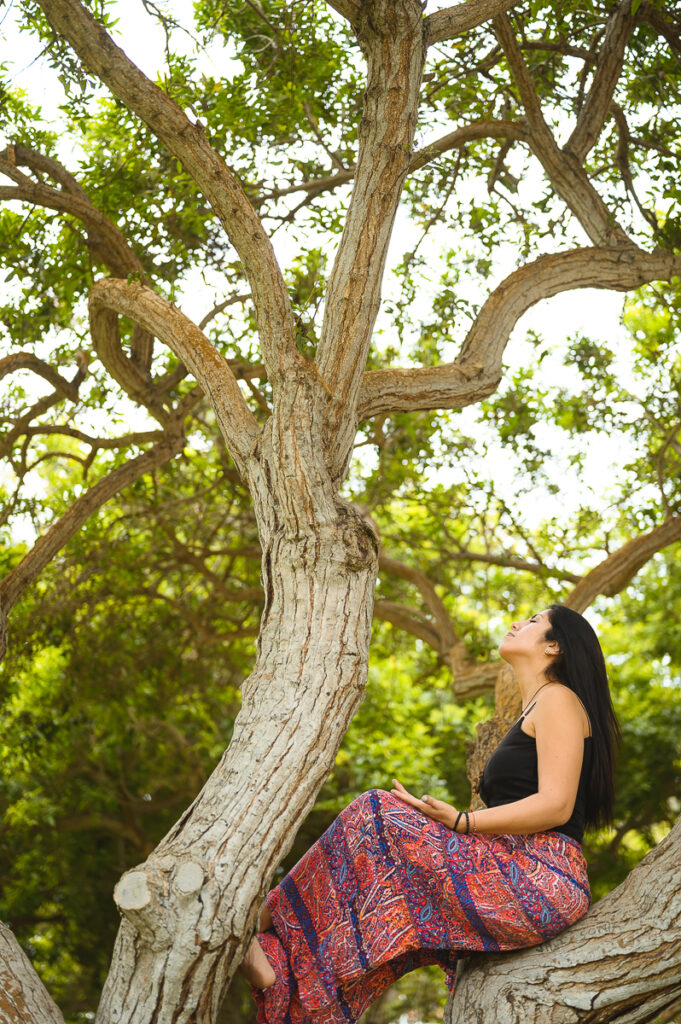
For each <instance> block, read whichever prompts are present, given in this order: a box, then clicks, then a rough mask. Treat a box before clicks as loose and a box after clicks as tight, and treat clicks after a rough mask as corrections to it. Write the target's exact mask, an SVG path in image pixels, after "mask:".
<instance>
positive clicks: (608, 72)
mask: <svg viewBox="0 0 681 1024" xmlns="http://www.w3.org/2000/svg"><path fill="white" fill-rule="evenodd" d="M633 27H634V17H633V14H632V2H631V0H624V3H621V4H620V5H619V7H618V8H617V10H616V11H614V12H613V14H612V15H611V16H610V20H609V22H608V27H607V29H606V32H605V37H604V39H603V45H602V46H601V49H600V52H599V54H598V60H597V63H596V71H595V73H594V77H593V81H592V83H591V88H590V89H589V94H588V96H587V98H586V101H585V103H584V106H583V107H582V109H581V111H580V113H579V117H578V118H577V124H576V125H575V128H574V131H573V132H572V134H571V135H570V138H569V139H568V141H567V142H566V143H565V147H564V149H565V151H566V152H568V153H572V154H573V155H574V156H576V157H577V159H578V160H579V161H580V162H581V163H583V162H584V158H585V157H586V155H587V154H588V153H589V151H590V150H591V148H592V147H593V146H594V145H595V144H596V141H597V139H598V136H599V135H600V133H601V129H602V128H603V124H604V123H605V119H606V117H607V116H608V112H609V109H610V104H611V101H612V98H613V94H614V92H615V86H616V85H617V82H618V81H619V77H620V74H621V73H622V65H623V63H624V52H625V50H626V46H627V43H628V41H629V36H630V35H631V32H632V29H633Z"/></svg>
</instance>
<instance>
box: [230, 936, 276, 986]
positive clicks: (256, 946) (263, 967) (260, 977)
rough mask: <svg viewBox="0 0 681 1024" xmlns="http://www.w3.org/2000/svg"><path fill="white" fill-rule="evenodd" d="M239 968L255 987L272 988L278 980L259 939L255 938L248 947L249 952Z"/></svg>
mask: <svg viewBox="0 0 681 1024" xmlns="http://www.w3.org/2000/svg"><path fill="white" fill-rule="evenodd" d="M239 970H240V971H241V973H242V974H243V975H244V976H245V978H246V980H247V981H249V982H250V983H251V985H253V987H254V988H271V987H272V985H274V983H275V981H276V980H277V976H276V974H275V973H274V970H273V969H272V964H271V963H270V962H269V960H268V959H267V957H266V956H265V954H264V953H263V949H262V946H261V945H260V943H259V942H258V940H257V939H253V942H252V943H251V944H250V946H249V947H248V953H246V956H245V957H244V958H243V960H242V961H241V963H240V964H239Z"/></svg>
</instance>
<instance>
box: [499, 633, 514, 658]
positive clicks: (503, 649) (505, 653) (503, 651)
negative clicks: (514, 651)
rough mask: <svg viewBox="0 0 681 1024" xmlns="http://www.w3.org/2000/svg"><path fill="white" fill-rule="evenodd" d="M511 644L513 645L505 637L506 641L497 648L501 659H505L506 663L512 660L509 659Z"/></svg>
mask: <svg viewBox="0 0 681 1024" xmlns="http://www.w3.org/2000/svg"><path fill="white" fill-rule="evenodd" d="M510 644H511V641H510V640H508V639H507V638H506V637H504V639H503V640H502V641H501V643H500V644H499V646H498V647H497V651H498V652H499V657H500V658H503V659H504V661H510V658H509V653H510V651H509V647H510Z"/></svg>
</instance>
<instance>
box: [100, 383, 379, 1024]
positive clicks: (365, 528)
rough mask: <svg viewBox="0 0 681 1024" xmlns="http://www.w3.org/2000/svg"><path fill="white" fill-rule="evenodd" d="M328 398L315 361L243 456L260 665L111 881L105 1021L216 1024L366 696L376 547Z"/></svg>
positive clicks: (282, 398)
mask: <svg viewBox="0 0 681 1024" xmlns="http://www.w3.org/2000/svg"><path fill="white" fill-rule="evenodd" d="M325 397H326V396H325V393H324V391H323V388H321V386H320V385H319V383H318V382H317V381H316V380H315V379H314V378H312V377H311V376H310V375H309V373H307V372H301V373H300V374H299V375H298V377H297V379H292V380H290V381H289V382H288V384H287V387H286V389H284V390H283V391H282V392H281V393H280V398H279V400H278V402H277V403H276V405H275V409H274V413H273V417H272V419H271V420H270V421H269V423H268V425H267V427H266V428H265V431H264V433H263V436H262V439H261V441H260V443H259V444H258V446H257V448H256V451H255V452H254V453H253V455H252V456H251V458H250V460H249V463H248V466H247V474H248V482H249V485H250V488H251V492H252V494H253V498H254V503H255V510H256V516H257V518H258V525H259V531H260V536H261V541H262V545H263V563H262V564H263V586H264V590H265V609H264V611H263V617H262V623H261V632H260V637H259V640H258V655H257V660H256V665H255V668H254V671H253V673H252V675H251V676H250V677H249V679H248V680H247V681H246V683H245V684H244V686H243V688H242V709H241V711H240V713H239V716H238V718H237V722H236V725H235V729H234V735H233V738H232V741H231V743H230V746H229V748H228V750H227V751H226V753H225V755H224V756H223V758H222V760H221V761H220V763H219V765H218V766H217V768H216V769H215V771H214V773H213V775H212V776H211V778H210V779H209V781H208V782H207V783H206V785H205V786H204V788H203V790H202V792H201V793H200V794H199V796H198V797H197V799H196V800H195V801H194V803H193V804H192V806H191V807H190V808H189V809H188V811H187V812H186V813H185V814H184V815H183V816H182V818H181V819H180V820H179V822H178V823H177V825H176V826H175V827H174V828H173V829H172V830H171V831H170V833H169V834H168V835H167V836H166V837H165V838H164V839H163V840H162V841H161V843H160V844H159V846H158V847H157V848H156V850H155V851H154V852H153V854H152V855H151V856H150V857H149V859H148V860H147V861H146V862H145V863H144V864H143V865H140V866H139V867H138V868H136V869H135V870H134V871H132V872H129V873H128V874H127V875H124V876H123V879H122V880H121V882H120V883H119V885H118V887H117V890H116V901H117V903H118V906H119V909H120V910H121V912H122V914H123V916H124V920H123V923H122V925H121V929H120V932H119V936H118V939H117V942H116V947H115V949H114V955H113V961H112V969H111V972H110V974H109V978H108V980H107V983H106V986H105V989H104V992H103V995H102V1000H101V1004H100V1007H99V1010H98V1014H97V1020H98V1021H99V1022H107V1024H109V1022H114V1021H115V1022H121V1024H122V1022H124V1021H135V1022H146V1021H152V1020H153V1021H154V1022H158V1024H170V1022H177V1024H180V1022H190V1021H191V1022H196V1024H202V1022H204V1021H206V1022H207V1021H211V1020H213V1019H214V1017H215V1014H216V1012H217V1008H218V1006H219V1004H220V1001H221V999H222V995H223V992H224V988H225V985H226V983H227V980H228V978H229V976H230V973H231V972H232V971H233V969H234V966H235V964H236V962H238V960H239V958H240V956H241V954H242V953H243V951H244V948H245V946H246V944H247V943H248V941H249V939H250V935H251V934H252V930H253V926H254V922H255V917H256V913H257V911H258V910H259V907H260V904H261V901H262V898H263V896H264V892H265V887H266V885H267V881H268V880H269V878H270V877H271V876H272V874H273V872H274V869H275V867H276V866H277V865H278V864H279V862H280V861H281V859H282V857H283V856H284V854H285V853H286V851H287V849H288V847H289V846H290V843H291V841H292V837H293V836H294V835H295V832H296V830H297V828H298V827H299V825H300V823H301V822H302V820H303V818H304V816H305V815H306V813H307V812H308V811H309V810H310V808H311V807H312V804H313V802H314V799H315V796H316V794H317V792H318V790H319V787H320V786H321V784H322V783H323V781H324V779H325V778H326V777H327V775H328V773H329V771H330V769H331V767H332V765H333V761H334V758H335V754H336V751H337V749H338V746H339V744H340V742H341V739H342V737H343V735H344V732H345V730H346V728H347V725H348V723H349V721H350V719H351V717H352V715H353V714H354V712H355V711H356V710H357V707H358V705H359V703H360V701H361V699H362V694H363V688H364V685H365V681H366V672H367V660H368V646H369V635H370V628H371V612H372V599H373V589H374V584H375V579H376V574H377V569H378V545H377V539H376V537H375V535H374V533H373V531H372V529H371V527H370V526H369V525H368V524H367V523H366V522H365V521H364V520H363V519H362V518H361V516H360V515H359V513H358V512H356V511H355V510H354V509H353V508H352V507H351V506H349V505H347V504H346V503H344V502H342V501H340V499H339V498H338V497H337V495H336V492H335V488H334V486H333V484H332V482H331V479H330V477H329V474H328V472H327V470H326V467H325V465H324V460H323V454H322V446H321V444H320V430H321V427H322V423H323V417H322V415H321V410H322V408H323V405H324V402H325ZM284 425H285V429H284ZM273 499H274V500H273ZM254 766H256V767H255V771H254ZM245 851H247V855H246V854H245Z"/></svg>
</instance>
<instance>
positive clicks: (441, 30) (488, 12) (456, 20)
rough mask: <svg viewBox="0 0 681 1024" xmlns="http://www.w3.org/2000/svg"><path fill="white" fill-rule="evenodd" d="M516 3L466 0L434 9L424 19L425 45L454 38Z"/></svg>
mask: <svg viewBox="0 0 681 1024" xmlns="http://www.w3.org/2000/svg"><path fill="white" fill-rule="evenodd" d="M516 3H517V0H510V2H509V0H468V2H467V3H463V4H456V5H455V6H454V7H445V9H444V10H442V11H434V12H433V13H432V14H429V15H428V17H427V18H426V20H425V26H424V28H425V36H426V45H427V46H430V45H431V44H432V43H441V42H442V41H443V40H445V39H454V37H455V36H459V35H461V34H462V32H468V30H469V29H471V28H476V27H477V26H478V25H482V24H484V22H486V21H489V20H490V19H491V18H494V17H496V15H498V14H502V13H503V12H504V11H507V10H508V9H509V8H510V7H515V6H516Z"/></svg>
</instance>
